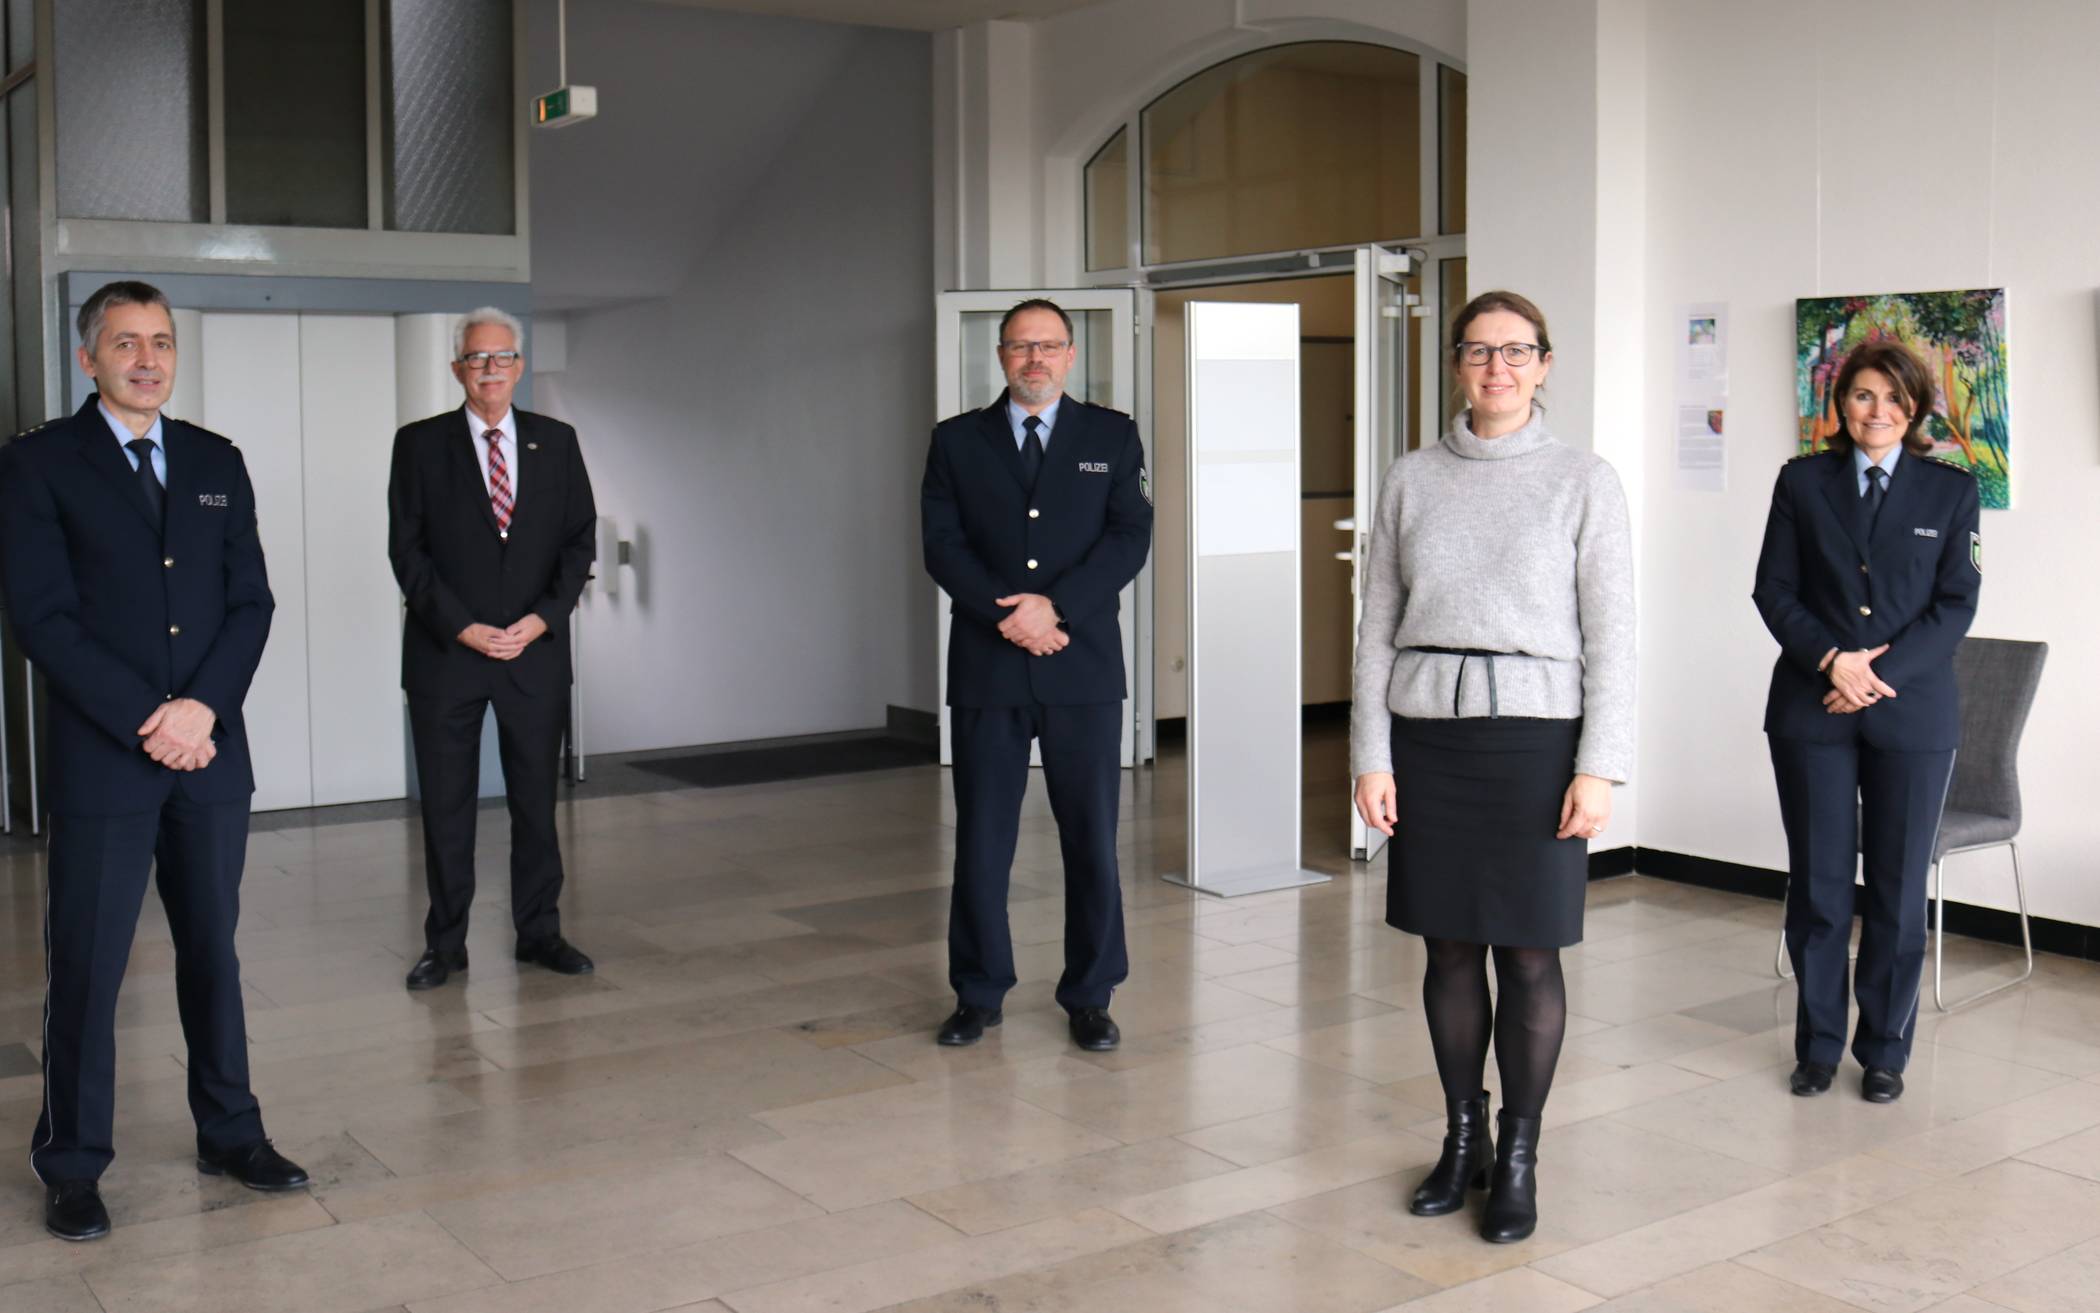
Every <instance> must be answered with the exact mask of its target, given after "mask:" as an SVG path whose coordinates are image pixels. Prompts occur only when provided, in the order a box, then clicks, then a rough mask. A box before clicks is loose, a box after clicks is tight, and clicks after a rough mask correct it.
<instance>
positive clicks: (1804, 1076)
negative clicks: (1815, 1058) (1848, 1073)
mask: <svg viewBox="0 0 2100 1313" xmlns="http://www.w3.org/2000/svg"><path fill="white" fill-rule="evenodd" d="M1836 1075H1837V1068H1835V1067H1826V1066H1824V1065H1823V1064H1822V1063H1820V1062H1797V1063H1795V1064H1794V1074H1793V1075H1791V1076H1789V1077H1787V1081H1786V1086H1787V1088H1788V1089H1790V1090H1792V1091H1793V1092H1794V1093H1795V1094H1796V1095H1798V1096H1799V1097H1801V1098H1804V1099H1808V1098H1813V1097H1815V1096H1816V1095H1818V1094H1821V1093H1822V1092H1823V1091H1825V1090H1827V1089H1829V1088H1830V1081H1831V1078H1832V1077H1834V1076H1836Z"/></svg>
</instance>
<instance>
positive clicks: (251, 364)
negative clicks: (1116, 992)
mask: <svg viewBox="0 0 2100 1313" xmlns="http://www.w3.org/2000/svg"><path fill="white" fill-rule="evenodd" d="M200 336H201V338H202V341H201V342H199V344H198V349H197V350H195V351H190V352H188V353H187V354H186V356H185V358H184V359H182V361H181V362H180V366H179V368H180V369H183V370H188V371H190V379H191V383H190V384H182V385H179V395H181V396H182V397H183V398H184V400H185V402H186V403H188V404H190V405H193V406H194V408H195V409H194V411H193V413H192V414H188V415H183V416H182V418H185V419H190V418H194V419H195V420H196V422H198V423H200V424H202V425H204V426H205V427H206V428H209V429H211V430H212V431H213V432H215V433H219V434H222V435H223V436H225V437H227V438H230V439H231V440H232V441H233V442H234V444H235V445H236V446H238V447H239V448H240V449H241V455H242V457H243V458H244V459H245V460H246V461H247V464H248V478H249V480H250V481H251V482H252V483H254V485H255V518H256V522H257V525H258V527H259V529H260V531H261V535H262V546H263V557H264V560H265V561H266V562H267V564H268V568H269V572H270V592H271V594H272V595H273V596H274V597H275V598H276V599H277V611H276V614H275V615H274V616H272V617H271V621H270V641H269V644H268V645H267V646H266V647H264V648H263V656H262V664H261V665H260V666H259V667H257V669H256V672H255V680H254V682H253V683H252V684H250V685H249V687H248V700H247V702H246V703H244V704H243V706H242V715H243V718H244V719H245V721H246V722H247V726H248V751H249V753H250V754H251V755H252V756H253V757H254V760H255V804H254V805H255V810H257V811H274V810H278V809H281V808H285V807H310V806H312V805H313V802H314V787H313V765H312V763H313V744H312V734H311V730H310V727H309V725H308V722H307V642H306V606H307V586H306V558H307V553H306V545H307V539H306V512H305V500H306V498H305V476H304V474H303V472H302V467H303V464H304V452H303V446H304V444H303V442H302V441H301V437H300V412H301V409H302V408H301V405H300V397H299V386H300V374H301V370H300V350H299V316H298V315H279V314H235V313H223V314H222V313H217V312H213V313H207V314H205V315H204V316H203V325H202V332H201V334H200ZM192 399H193V400H192ZM170 409H173V407H172V405H171V407H170Z"/></svg>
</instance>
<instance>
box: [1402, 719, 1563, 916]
mask: <svg viewBox="0 0 2100 1313" xmlns="http://www.w3.org/2000/svg"><path fill="white" fill-rule="evenodd" d="M1581 732H1582V722H1581V721H1579V720H1536V719H1526V718H1518V717H1503V718H1500V719H1489V718H1469V719H1465V720H1416V719H1410V718H1407V717H1402V716H1395V717H1393V777H1394V779H1395V780H1396V781H1397V782H1398V784H1399V807H1398V811H1399V816H1400V819H1399V823H1398V824H1396V825H1395V826H1394V827H1393V838H1392V842H1391V843H1390V844H1389V845H1388V851H1389V852H1390V854H1391V856H1390V859H1389V867H1390V870H1389V877H1388V880H1387V883H1386V895H1385V919H1386V921H1387V923H1388V924H1391V925H1394V926H1397V927H1399V928H1400V929H1402V930H1405V931H1408V932H1409V933H1411V934H1417V935H1422V936H1424V937H1425V938H1430V939H1455V940H1458V941H1461V942H1463V943H1468V944H1499V945H1502V946H1505V947H1512V948H1565V947H1566V946H1568V945H1569V944H1578V943H1581V942H1582V900H1583V893H1584V890H1585V888H1586V887H1587V885H1588V882H1589V841H1588V840H1586V839H1581V838H1575V839H1556V838H1554V837H1553V835H1554V831H1555V830H1557V829H1559V828H1560V808H1561V802H1562V800H1563V799H1564V798H1565V797H1566V796H1567V792H1568V783H1569V781H1571V780H1573V779H1574V778H1575V745H1576V742H1577V740H1578V739H1579V738H1580V736H1581Z"/></svg>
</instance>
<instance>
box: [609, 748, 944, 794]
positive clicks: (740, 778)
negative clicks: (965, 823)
mask: <svg viewBox="0 0 2100 1313" xmlns="http://www.w3.org/2000/svg"><path fill="white" fill-rule="evenodd" d="M936 760H938V758H937V756H936V754H935V751H934V749H933V747H932V745H930V744H926V743H918V742H914V741H912V740H910V739H903V738H893V737H891V736H890V735H887V734H873V735H869V736H868V737H866V738H858V739H839V740H834V741H832V742H829V743H798V744H791V745H788V746H786V747H774V748H743V749H739V750H737V751H734V752H703V753H696V754H695V755H693V756H690V757H662V758H659V759H657V760H655V761H637V762H634V763H632V765H633V767H634V769H636V770H645V771H650V772H652V773H654V774H657V775H665V776H669V777H670V778H671V779H674V780H677V781H678V782H679V783H681V784H691V785H694V786H696V787H698V788H702V789H727V788H731V787H733V786H736V785H739V784H773V783H777V782H779V781H781V780H807V779H815V778H817V777H818V776H821V775H851V774H855V773H857V772H860V771H870V770H897V769H900V768H902V767H905V766H931V765H933V764H934V763H935V761H936Z"/></svg>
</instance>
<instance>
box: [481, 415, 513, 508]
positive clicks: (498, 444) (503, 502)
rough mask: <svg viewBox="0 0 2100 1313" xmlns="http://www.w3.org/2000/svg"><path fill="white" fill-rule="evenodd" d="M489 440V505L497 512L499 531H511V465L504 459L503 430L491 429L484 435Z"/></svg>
mask: <svg viewBox="0 0 2100 1313" xmlns="http://www.w3.org/2000/svg"><path fill="white" fill-rule="evenodd" d="M483 436H484V437H486V438H487V439H488V440H489V505H490V506H491V507H493V508H494V509H495V512H496V528H497V530H498V531H499V532H502V533H506V534H507V533H509V532H510V511H511V496H510V466H509V465H508V464H507V463H506V462H505V461H504V459H503V430H502V429H490V430H489V431H488V432H487V433H486V434H484V435H483Z"/></svg>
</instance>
